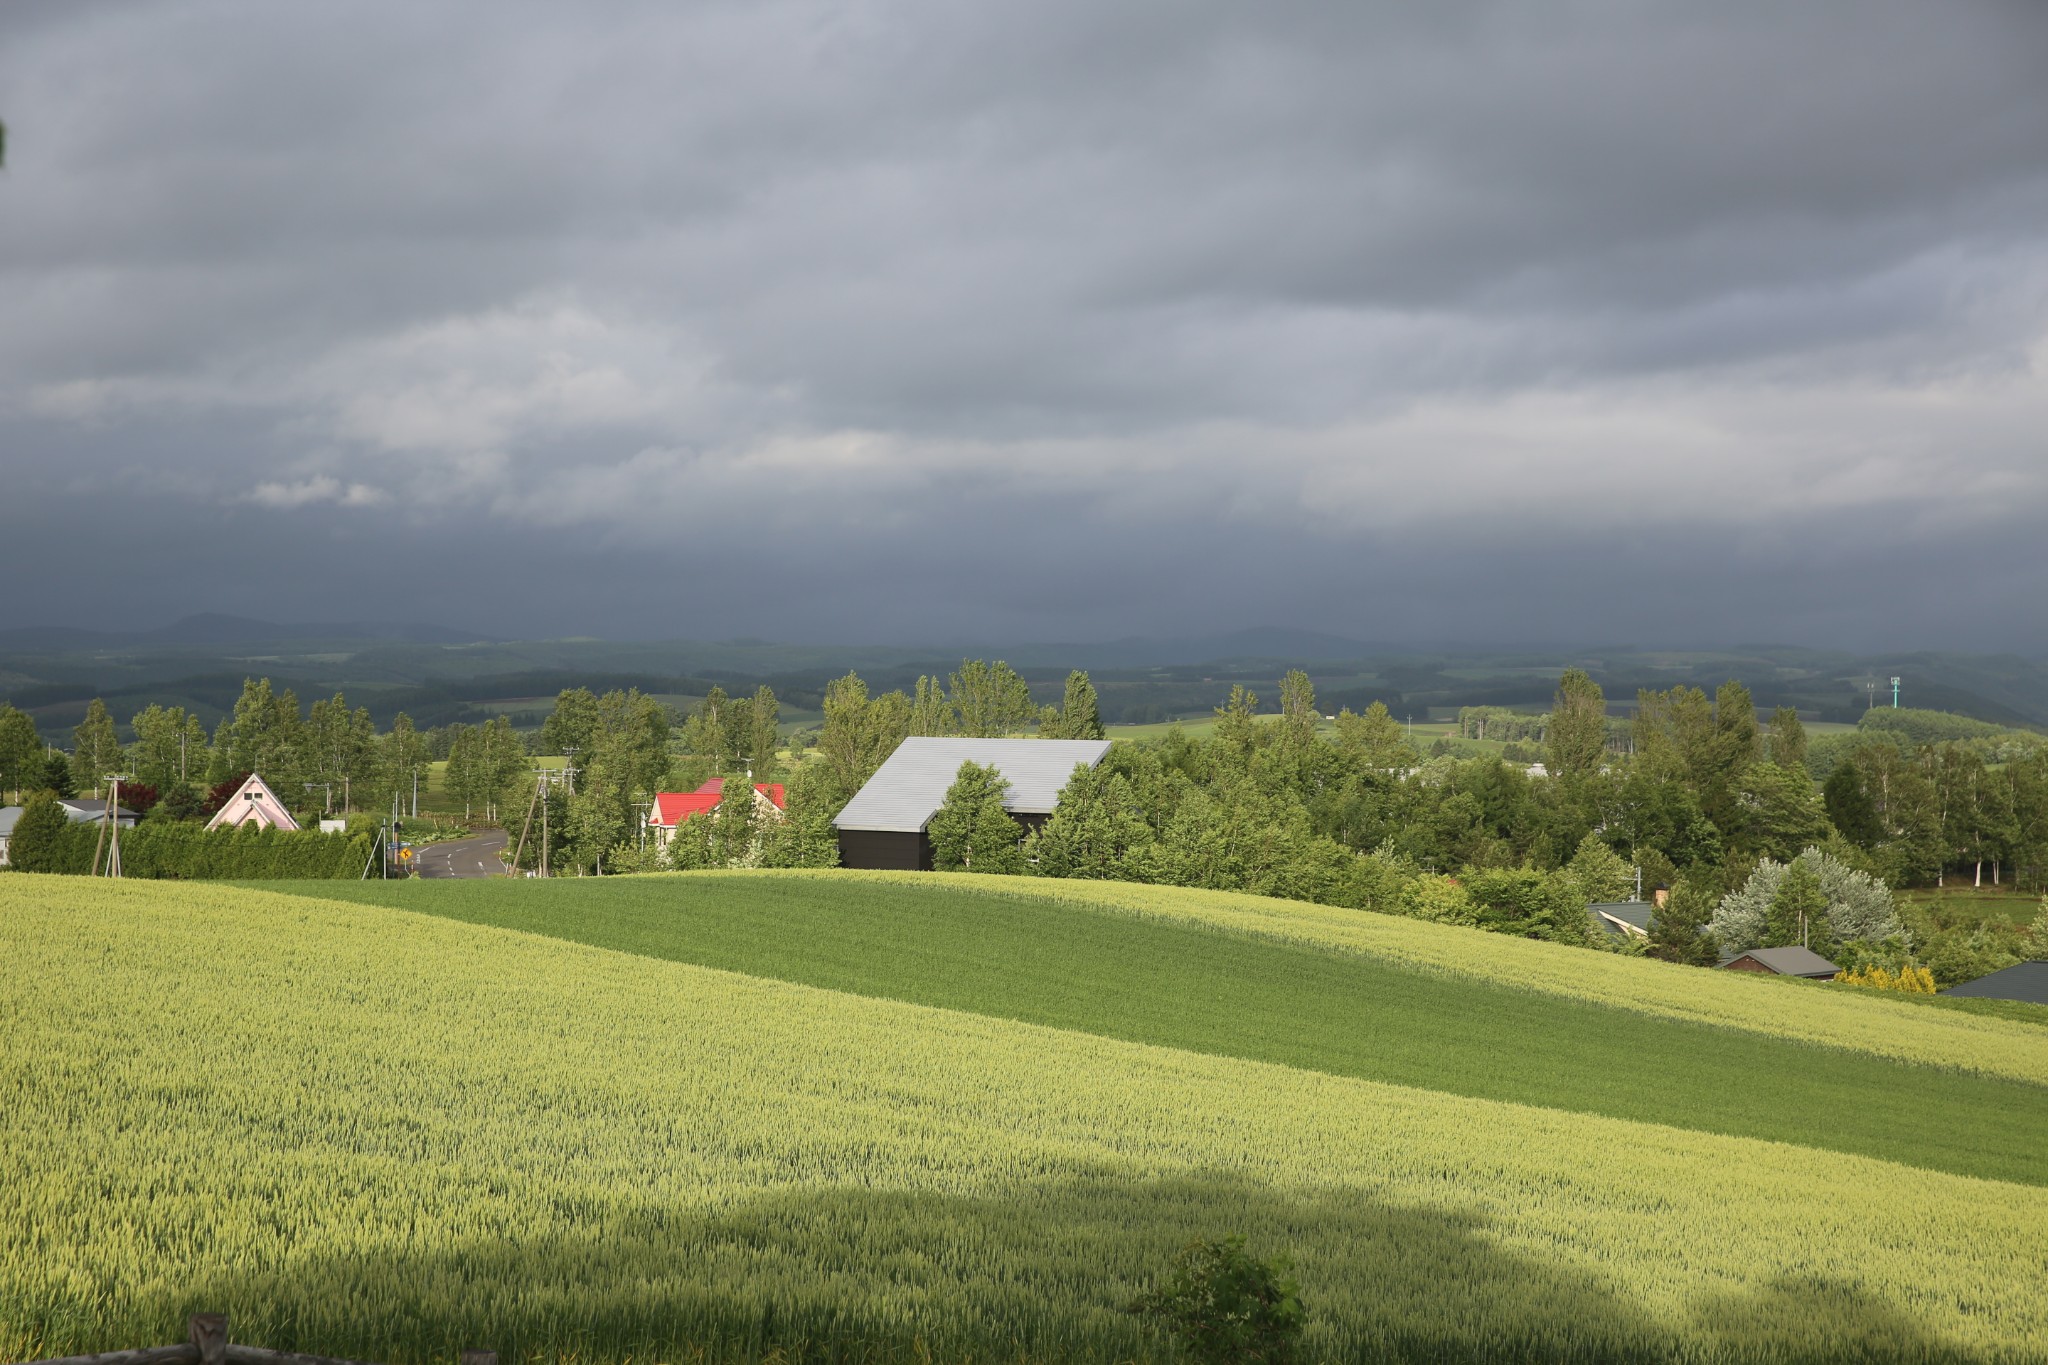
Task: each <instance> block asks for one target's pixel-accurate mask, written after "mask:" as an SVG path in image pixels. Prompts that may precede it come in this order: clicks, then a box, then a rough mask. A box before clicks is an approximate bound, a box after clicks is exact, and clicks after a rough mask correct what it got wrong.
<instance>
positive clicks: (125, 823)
mask: <svg viewBox="0 0 2048 1365" xmlns="http://www.w3.org/2000/svg"><path fill="white" fill-rule="evenodd" d="M57 804H58V805H60V806H62V807H63V808H64V817H65V818H66V819H67V820H69V821H70V822H71V823H72V824H74V825H82V824H85V823H87V822H88V821H90V822H91V823H93V824H98V823H99V822H100V821H102V820H104V819H106V818H107V803H106V802H104V801H93V800H88V799H86V798H84V797H73V796H64V797H59V798H58V799H57ZM141 818H142V817H141V816H140V815H138V814H136V813H135V812H134V811H132V810H129V809H128V808H127V807H126V806H116V807H114V823H115V824H117V825H119V826H120V827H121V828H122V829H134V828H135V822H136V821H137V820H140V819H141Z"/></svg>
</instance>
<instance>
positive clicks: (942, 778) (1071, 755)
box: [833, 736, 1109, 872]
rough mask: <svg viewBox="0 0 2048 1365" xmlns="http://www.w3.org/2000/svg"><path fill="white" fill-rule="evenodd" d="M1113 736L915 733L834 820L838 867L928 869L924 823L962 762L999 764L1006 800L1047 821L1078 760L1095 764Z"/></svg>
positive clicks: (1031, 821)
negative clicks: (1005, 736)
mask: <svg viewBox="0 0 2048 1365" xmlns="http://www.w3.org/2000/svg"><path fill="white" fill-rule="evenodd" d="M1108 753H1109V741H1108V740H1106V739H938V738H927V737H922V736H913V737H912V738H910V739H906V740H904V741H903V743H902V744H900V745H898V746H897V749H896V752H895V753H893V754H891V755H889V758H888V761H887V762H885V763H883V764H882V766H881V767H880V768H878V769H877V770H876V771H875V775H874V776H873V777H871V778H869V779H868V780H867V784H866V785H865V786H863V787H862V788H861V789H860V790H859V791H858V792H856V793H854V797H853V800H851V801H849V802H847V803H846V809H845V810H842V811H840V812H839V818H838V819H837V820H836V821H834V822H833V823H834V824H835V825H836V826H837V827H838V830H839V865H840V866H841V867H865V868H877V869H886V870H891V871H900V872H912V871H917V872H929V871H930V870H931V866H932V843H931V839H930V837H929V836H928V835H926V833H925V826H926V825H927V824H929V823H930V822H931V818H932V815H933V814H934V813H935V812H936V811H937V810H938V808H939V807H940V806H941V805H943V804H945V800H946V789H947V788H948V787H950V786H952V785H953V779H954V778H955V777H957V776H959V774H960V765H961V764H962V763H979V764H981V765H983V766H984V767H990V768H994V769H995V770H996V771H997V772H999V773H1001V774H1002V775H1003V777H1004V778H1005V779H1006V780H1007V781H1008V782H1009V784H1010V794H1009V796H1008V797H1007V798H1006V799H1005V800H1004V802H1003V805H1004V808H1005V809H1006V810H1008V811H1009V812H1010V815H1011V817H1012V818H1014V819H1015V820H1016V821H1017V823H1018V824H1020V825H1022V826H1024V828H1025V829H1026V830H1033V829H1036V828H1038V827H1039V826H1040V825H1043V824H1044V823H1045V822H1046V820H1047V819H1048V818H1049V817H1050V816H1051V815H1052V809H1053V807H1054V805H1056V804H1057V803H1058V801H1059V795H1060V788H1062V787H1064V786H1066V785H1067V779H1068V778H1070V777H1072V776H1073V775H1074V766H1075V765H1076V764H1086V765H1087V766H1089V767H1091V768H1092V767H1094V766H1095V765H1096V764H1098V763H1100V762H1102V760H1103V757H1104V756H1105V755H1107V754H1108Z"/></svg>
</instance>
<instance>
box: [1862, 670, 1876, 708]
mask: <svg viewBox="0 0 2048 1365" xmlns="http://www.w3.org/2000/svg"><path fill="white" fill-rule="evenodd" d="M1863 692H1864V697H1865V700H1864V703H1863V709H1864V710H1866V711H1873V710H1875V709H1877V679H1875V678H1872V679H1871V680H1870V681H1869V682H1867V683H1865V684H1863Z"/></svg>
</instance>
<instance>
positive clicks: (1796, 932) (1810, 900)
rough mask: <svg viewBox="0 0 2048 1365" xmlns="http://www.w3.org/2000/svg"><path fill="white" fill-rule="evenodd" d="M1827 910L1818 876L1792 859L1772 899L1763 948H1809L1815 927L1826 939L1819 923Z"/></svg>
mask: <svg viewBox="0 0 2048 1365" xmlns="http://www.w3.org/2000/svg"><path fill="white" fill-rule="evenodd" d="M1827 909H1828V901H1827V897H1826V896H1825V895H1823V894H1822V893H1821V889H1820V877H1819V876H1818V875H1816V874H1815V872H1814V870H1813V867H1812V866H1811V865H1810V864H1809V863H1807V862H1806V861H1804V860H1803V859H1794V860H1793V861H1792V864H1791V866H1790V867H1788V868H1787V869H1786V871H1785V877H1784V880H1783V881H1781V882H1779V883H1778V893H1777V894H1776V895H1775V896H1772V897H1771V908H1770V913H1769V916H1768V917H1767V919H1766V920H1765V929H1764V944H1763V946H1764V947H1766V948H1783V947H1788V946H1790V945H1792V944H1797V945H1799V946H1800V947H1802V948H1804V947H1809V946H1811V943H1812V940H1813V938H1814V936H1815V926H1816V924H1821V937H1823V938H1826V937H1828V935H1827V934H1826V929H1825V925H1824V923H1822V922H1823V920H1824V917H1825V916H1826V914H1827Z"/></svg>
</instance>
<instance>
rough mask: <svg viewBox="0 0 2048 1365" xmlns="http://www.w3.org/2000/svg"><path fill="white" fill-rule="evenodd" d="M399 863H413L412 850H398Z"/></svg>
mask: <svg viewBox="0 0 2048 1365" xmlns="http://www.w3.org/2000/svg"><path fill="white" fill-rule="evenodd" d="M398 861H400V862H401V863H409V862H411V861H412V850H411V849H409V848H401V849H400V850H398Z"/></svg>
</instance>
